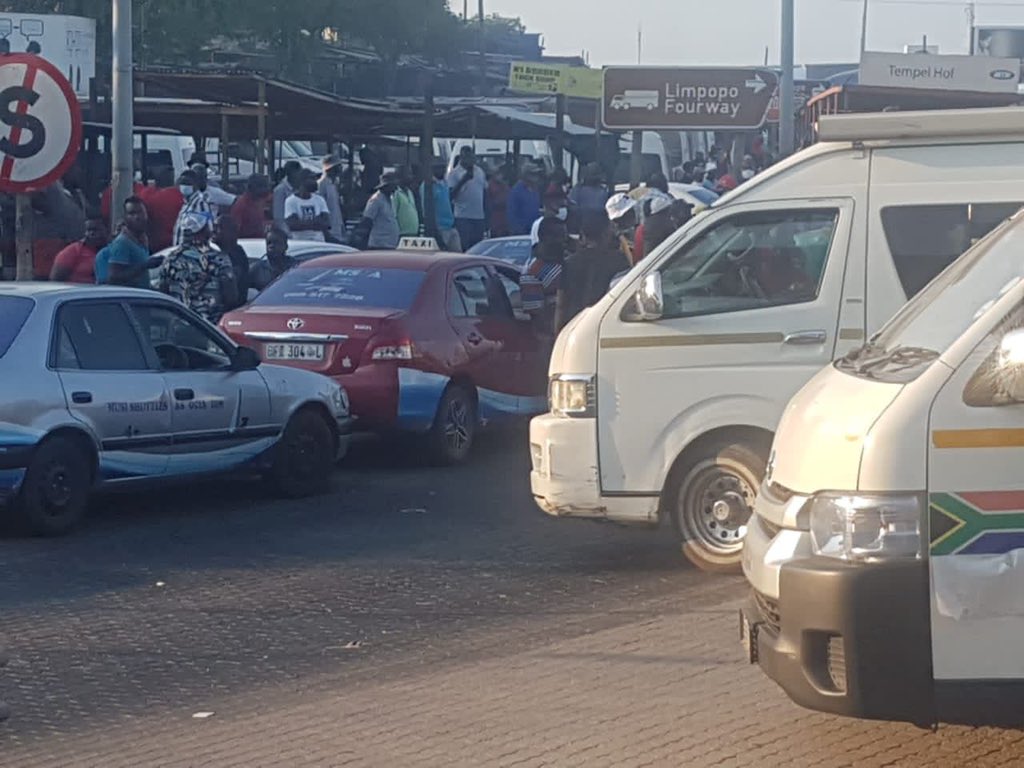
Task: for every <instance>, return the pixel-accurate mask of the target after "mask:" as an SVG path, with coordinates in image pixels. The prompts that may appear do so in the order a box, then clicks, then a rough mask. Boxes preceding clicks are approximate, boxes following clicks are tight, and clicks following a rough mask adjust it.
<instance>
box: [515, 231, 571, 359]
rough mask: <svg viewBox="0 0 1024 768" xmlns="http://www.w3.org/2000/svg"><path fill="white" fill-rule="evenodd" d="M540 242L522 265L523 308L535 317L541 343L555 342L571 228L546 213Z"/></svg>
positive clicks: (520, 283) (536, 331)
mask: <svg viewBox="0 0 1024 768" xmlns="http://www.w3.org/2000/svg"><path fill="white" fill-rule="evenodd" d="M537 237H538V239H537V244H536V245H534V246H533V253H532V255H531V256H530V259H529V261H527V262H526V264H525V265H524V266H523V272H522V277H521V278H520V280H519V286H520V289H521V291H522V297H523V310H524V311H525V312H528V313H529V314H530V316H531V317H532V318H533V328H534V332H535V333H536V334H537V336H538V337H539V338H540V339H541V341H542V343H548V344H550V343H551V342H553V341H554V337H555V307H556V304H557V300H558V291H559V288H560V287H561V283H562V268H563V265H564V264H565V258H566V254H567V252H568V248H567V244H568V240H569V231H568V229H567V228H566V226H565V222H564V221H562V220H560V219H558V218H555V217H554V216H545V217H544V218H543V219H541V220H540V224H539V226H538V227H537Z"/></svg>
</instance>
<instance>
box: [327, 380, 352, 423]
mask: <svg viewBox="0 0 1024 768" xmlns="http://www.w3.org/2000/svg"><path fill="white" fill-rule="evenodd" d="M331 402H332V404H333V405H334V413H335V414H337V415H338V416H348V408H349V405H348V393H347V392H346V391H345V388H344V387H341V386H339V387H336V388H335V389H334V392H332V393H331Z"/></svg>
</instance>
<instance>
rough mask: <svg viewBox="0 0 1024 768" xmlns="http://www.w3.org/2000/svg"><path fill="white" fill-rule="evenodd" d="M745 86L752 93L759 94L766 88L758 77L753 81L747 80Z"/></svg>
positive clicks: (766, 85)
mask: <svg viewBox="0 0 1024 768" xmlns="http://www.w3.org/2000/svg"><path fill="white" fill-rule="evenodd" d="M745 85H746V86H747V88H749V89H750V90H752V91H753V92H754V93H760V92H761V91H763V90H764V89H765V88H767V87H768V83H766V82H765V81H764V80H762V79H761V76H760V75H755V76H754V78H753V79H751V80H747V82H746V83H745Z"/></svg>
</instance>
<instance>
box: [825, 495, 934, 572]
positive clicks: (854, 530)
mask: <svg viewBox="0 0 1024 768" xmlns="http://www.w3.org/2000/svg"><path fill="white" fill-rule="evenodd" d="M808 506H809V507H810V529H811V542H812V546H813V549H814V553H815V554H817V555H824V556H826V557H837V558H841V559H843V560H854V561H861V560H892V559H908V558H909V559H915V558H920V557H921V555H922V553H921V520H922V514H923V513H922V510H923V504H922V501H921V497H920V496H918V495H916V494H893V495H889V494H857V493H849V494H838V493H828V494H818V495H816V496H814V497H813V498H812V499H811V500H810V501H809V502H808Z"/></svg>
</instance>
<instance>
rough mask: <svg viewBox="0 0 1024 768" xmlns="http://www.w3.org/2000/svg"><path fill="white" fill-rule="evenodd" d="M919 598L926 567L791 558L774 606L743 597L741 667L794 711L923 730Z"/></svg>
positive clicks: (925, 687) (928, 715) (926, 643)
mask: <svg viewBox="0 0 1024 768" xmlns="http://www.w3.org/2000/svg"><path fill="white" fill-rule="evenodd" d="M928 594H929V593H928V566H927V563H926V562H925V561H920V560H914V561H903V562H896V561H894V562H888V563H866V564H860V563H849V562H846V561H843V560H837V559H835V558H828V557H809V558H803V559H799V560H794V561H791V562H789V563H786V564H784V565H783V566H782V568H781V572H780V574H779V599H778V600H775V599H772V598H770V597H767V596H765V595H763V594H761V593H759V592H757V591H753V592H752V594H751V596H750V598H749V599H748V600H747V602H746V604H745V605H744V607H743V608H742V610H741V616H740V636H741V639H742V640H743V643H744V646H745V647H746V649H747V653H748V656H749V660H750V662H751V663H756V664H759V665H760V667H761V669H762V670H763V671H764V672H765V674H767V675H768V677H770V678H771V679H772V680H774V681H775V682H776V683H777V684H778V685H779V686H780V687H781V688H782V689H783V690H784V691H785V692H786V693H787V694H788V695H789V697H790V698H791V699H792V700H793V701H794V702H796V703H797V704H799V705H801V706H803V707H807V708H808V709H814V710H818V711H821V712H829V713H832V714H837V715H847V716H851V717H860V718H867V719H874V720H896V721H905V722H911V723H915V724H918V725H930V724H931V723H932V722H934V707H935V702H934V687H933V682H932V669H931V629H930V614H929V596H928Z"/></svg>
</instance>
